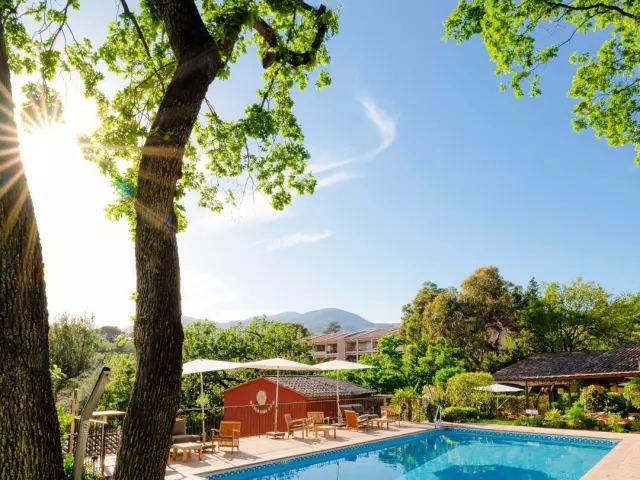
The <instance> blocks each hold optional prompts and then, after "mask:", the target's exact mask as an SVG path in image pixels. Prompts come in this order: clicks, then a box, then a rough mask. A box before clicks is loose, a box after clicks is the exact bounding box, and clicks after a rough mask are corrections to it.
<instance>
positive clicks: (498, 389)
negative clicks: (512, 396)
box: [474, 383, 522, 393]
mask: <svg viewBox="0 0 640 480" xmlns="http://www.w3.org/2000/svg"><path fill="white" fill-rule="evenodd" d="M474 390H482V391H485V392H493V393H516V392H521V391H522V388H516V387H510V386H509V385H502V384H500V383H494V384H493V385H486V386H484V387H475V388H474Z"/></svg>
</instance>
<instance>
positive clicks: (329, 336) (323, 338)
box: [309, 332, 351, 343]
mask: <svg viewBox="0 0 640 480" xmlns="http://www.w3.org/2000/svg"><path fill="white" fill-rule="evenodd" d="M349 335H351V332H335V333H321V334H320V335H314V336H311V337H309V340H311V342H314V343H315V342H322V343H324V342H331V341H335V340H337V339H339V338H343V337H348V336H349Z"/></svg>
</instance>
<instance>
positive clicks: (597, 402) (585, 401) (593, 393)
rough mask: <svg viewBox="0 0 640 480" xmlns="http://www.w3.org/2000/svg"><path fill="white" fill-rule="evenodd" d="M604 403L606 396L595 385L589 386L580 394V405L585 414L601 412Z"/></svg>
mask: <svg viewBox="0 0 640 480" xmlns="http://www.w3.org/2000/svg"><path fill="white" fill-rule="evenodd" d="M606 402H607V394H606V393H605V392H604V391H603V390H601V389H600V388H598V387H596V386H595V385H589V386H588V387H587V388H585V389H584V390H583V391H582V393H581V394H580V405H582V407H583V408H584V410H585V411H586V412H603V411H604V407H605V404H606Z"/></svg>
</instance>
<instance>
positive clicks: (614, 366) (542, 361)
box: [493, 342, 640, 382]
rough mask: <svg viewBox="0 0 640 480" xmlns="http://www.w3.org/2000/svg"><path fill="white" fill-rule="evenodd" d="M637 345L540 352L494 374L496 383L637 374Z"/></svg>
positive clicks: (639, 354) (639, 349)
mask: <svg viewBox="0 0 640 480" xmlns="http://www.w3.org/2000/svg"><path fill="white" fill-rule="evenodd" d="M639 362H640V342H626V343H621V344H620V345H618V346H617V347H616V348H614V349H613V350H608V351H604V352H603V351H591V350H583V351H581V352H559V353H541V354H538V355H533V356H531V357H529V358H527V359H525V360H521V361H519V362H517V363H514V364H513V365H510V366H508V367H506V368H503V369H502V370H500V371H498V372H496V373H494V374H493V377H494V378H495V379H496V380H498V381H502V382H504V381H509V380H512V381H517V380H524V379H535V378H545V377H564V376H580V375H585V376H594V375H597V374H599V373H600V374H612V373H625V372H627V373H629V372H639V371H640V364H639Z"/></svg>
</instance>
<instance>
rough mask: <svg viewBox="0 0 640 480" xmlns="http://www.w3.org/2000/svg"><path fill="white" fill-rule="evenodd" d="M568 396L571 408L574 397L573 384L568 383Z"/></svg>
mask: <svg viewBox="0 0 640 480" xmlns="http://www.w3.org/2000/svg"><path fill="white" fill-rule="evenodd" d="M567 392H568V393H567V397H568V399H569V408H571V404H572V403H573V399H572V398H571V394H572V392H571V384H569V385H567Z"/></svg>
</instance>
